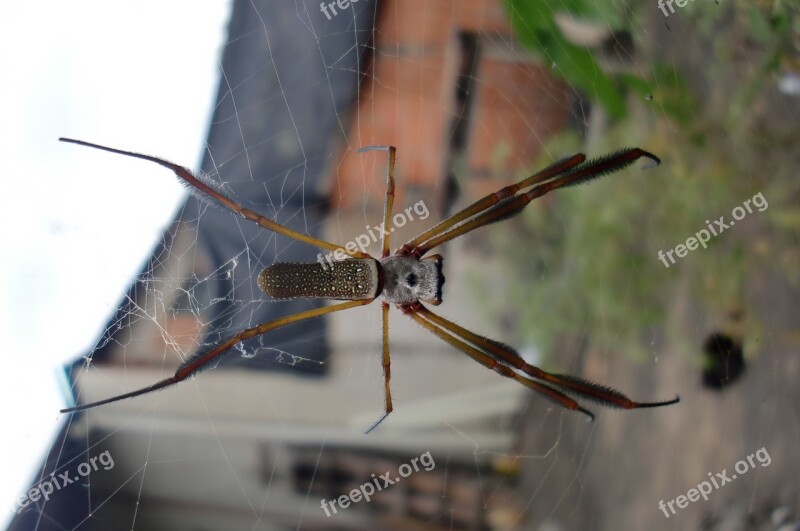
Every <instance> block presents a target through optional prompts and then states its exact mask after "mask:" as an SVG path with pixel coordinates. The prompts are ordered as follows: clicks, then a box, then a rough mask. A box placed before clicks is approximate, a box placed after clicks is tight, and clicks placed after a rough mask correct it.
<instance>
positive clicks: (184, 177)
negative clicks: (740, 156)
mask: <svg viewBox="0 0 800 531" xmlns="http://www.w3.org/2000/svg"><path fill="white" fill-rule="evenodd" d="M61 140H63V141H65V142H72V143H74V144H80V145H83V146H89V147H93V148H97V149H102V150H104V151H110V152H112V153H117V154H120V155H126V156H129V157H134V158H138V159H144V160H148V161H150V162H155V163H156V164H160V165H161V166H164V167H166V168H169V169H171V170H172V171H173V172H175V174H176V175H177V176H178V178H179V179H180V180H181V181H182V182H183V183H184V184H187V185H188V186H189V187H190V189H191V190H194V191H196V192H198V196H199V197H200V198H201V199H204V200H210V201H215V202H217V203H219V204H221V205H222V206H224V207H226V208H228V209H230V210H231V211H233V212H235V213H236V214H239V215H240V216H242V217H244V218H246V219H248V220H250V221H252V222H254V223H257V224H258V225H259V226H261V227H263V228H265V229H267V230H270V231H273V232H275V233H278V234H282V235H284V236H288V237H289V238H293V239H295V240H297V241H301V242H305V243H309V244H311V245H315V246H317V247H319V248H321V249H327V250H329V251H339V252H342V251H343V252H344V253H345V254H346V255H349V256H350V258H348V259H345V260H339V261H336V262H333V263H332V264H331V265H330V266H325V265H323V264H322V263H320V262H313V263H276V264H273V265H270V266H268V267H266V268H265V269H264V270H263V271H262V272H261V273H260V274H259V276H258V284H259V286H260V287H261V289H262V290H263V291H264V293H266V294H267V295H269V296H271V297H273V298H278V299H286V298H294V297H316V298H326V299H335V300H337V299H338V300H345V301H346V302H339V303H337V304H334V305H331V306H323V307H321V308H314V309H311V310H306V311H303V312H299V313H295V314H292V315H288V316H285V317H281V318H279V319H275V320H273V321H269V322H266V323H262V324H260V325H258V326H254V327H252V328H248V329H246V330H243V331H241V332H239V333H238V334H236V335H234V336H233V337H231V338H229V339H227V340H225V341H223V342H222V343H220V344H218V345H217V346H216V347H214V348H213V349H211V350H209V351H207V352H198V353H197V354H195V355H194V356H191V357H189V358H188V359H187V360H186V361H184V362H183V364H181V366H180V367H178V370H177V371H175V374H174V375H173V376H171V377H169V378H165V379H164V380H161V381H159V382H156V383H154V384H153V385H150V386H149V387H145V388H142V389H137V390H135V391H131V392H128V393H124V394H121V395H117V396H113V397H111V398H107V399H105V400H100V401H97V402H91V403H89V404H82V405H77V406H74V407H70V408H66V409H62V410H61V412H62V413H66V412H74V411H81V410H83V409H88V408H91V407H96V406H100V405H103V404H108V403H110V402H116V401H118V400H122V399H124V398H131V397H134V396H139V395H143V394H146V393H150V392H152V391H156V390H158V389H163V388H165V387H168V386H170V385H173V384H176V383H178V382H181V381H183V380H185V379H186V378H188V377H189V376H192V375H194V374H196V373H198V372H199V371H201V370H203V369H204V368H206V367H208V366H209V365H210V364H211V362H212V361H214V360H216V359H218V358H219V357H220V356H222V355H224V354H226V353H228V352H230V350H231V347H233V346H234V345H236V344H238V343H240V342H241V341H244V340H246V339H250V338H253V337H256V336H260V335H262V334H266V333H267V332H269V331H271V330H275V329H276V328H280V327H282V326H286V325H288V324H291V323H296V322H299V321H303V320H305V319H310V318H313V317H318V316H320V315H325V314H328V313H332V312H338V311H341V310H346V309H348V308H355V307H357V306H363V305H365V304H369V303H370V302H372V301H374V300H375V299H377V298H378V297H380V298H381V311H382V325H383V342H382V344H383V356H382V358H381V359H382V361H381V363H382V365H383V374H384V395H385V399H386V402H385V405H384V414H383V415H382V416H381V417H380V418H379V419H378V421H377V422H376V423H375V424H373V425H372V427H371V428H370V430H372V429H373V428H374V427H375V426H377V425H378V424H379V423H380V422H381V421H382V420H383V419H385V418H386V417H387V416H388V415H389V413H391V411H392V396H391V392H390V389H389V379H390V374H391V372H390V360H389V307H390V305H391V304H394V305H396V306H397V307H398V308H399V309H400V310H401V312H402V313H403V314H404V315H407V316H408V317H410V318H411V319H412V320H414V321H415V322H416V323H417V324H419V325H420V326H421V327H423V328H425V329H426V330H428V331H430V332H431V333H433V334H435V335H436V336H437V337H439V338H441V339H442V340H443V341H445V342H447V343H449V344H450V345H452V346H453V347H455V348H457V349H459V350H461V351H462V352H464V353H465V354H467V355H468V356H469V357H471V358H472V359H474V360H475V361H477V362H478V363H480V364H481V365H483V366H484V367H486V368H488V369H492V370H493V371H495V372H497V373H498V374H500V375H501V376H505V377H506V378H510V379H512V380H516V381H517V382H519V383H521V384H523V385H525V386H527V387H529V388H530V389H533V390H534V391H537V392H538V393H541V394H542V395H544V396H546V397H547V398H549V399H551V400H553V401H554V402H556V403H558V404H560V405H562V406H564V407H566V408H568V409H572V410H575V411H580V412H582V413H585V414H586V415H588V416H589V417H590V418H594V417H593V415H592V413H591V412H589V411H587V410H586V409H584V408H582V407H581V406H580V405H579V404H578V402H576V401H575V400H574V399H572V398H571V397H570V396H568V395H573V396H577V397H580V398H584V399H588V400H592V401H594V402H597V403H599V404H601V405H604V406H609V407H618V408H624V409H638V408H649V407H659V406H666V405H670V404H674V403H676V402H678V400H679V398H678V397H677V396H676V397H675V398H673V399H672V400H665V401H661V402H634V401H633V400H630V399H629V398H628V397H626V396H625V395H623V394H622V393H620V392H619V391H615V390H614V389H611V388H609V387H606V386H604V385H600V384H596V383H593V382H590V381H588V380H583V379H581V378H578V377H575V376H569V375H563V374H555V373H550V372H547V371H544V370H542V369H540V368H538V367H536V366H535V365H531V364H529V363H527V362H526V361H525V360H524V359H523V358H522V357H521V356H520V355H519V354H518V353H517V352H516V351H515V350H514V349H513V348H511V347H510V346H508V345H506V344H505V343H502V342H500V341H495V340H493V339H489V338H486V337H484V336H481V335H478V334H476V333H474V332H471V331H470V330H467V329H466V328H463V327H461V326H459V325H458V324H456V323H454V322H452V321H449V320H447V319H445V318H444V317H442V316H440V315H437V314H435V313H433V312H432V311H431V310H429V309H428V308H426V307H425V305H424V304H423V302H426V303H428V304H439V303H441V302H442V284H444V275H443V274H442V257H441V256H439V255H432V256H429V257H424V255H425V254H426V253H427V252H428V251H430V250H431V249H433V248H435V247H437V246H439V245H441V244H443V243H445V242H448V241H450V240H453V239H455V238H458V237H459V236H463V235H465V234H468V233H470V232H472V231H473V230H475V229H478V228H480V227H483V226H486V225H489V224H491V223H496V222H498V221H502V220H505V219H508V218H510V217H512V216H514V215H516V214H519V213H520V212H521V211H522V210H523V209H524V208H525V207H526V206H527V205H528V203H530V202H531V201H532V200H533V199H536V198H537V197H541V196H543V195H544V194H546V193H548V192H550V191H552V190H556V189H558V188H565V187H568V186H574V185H576V184H581V183H586V182H589V181H591V180H593V179H596V178H598V177H600V176H602V175H606V174H609V173H613V172H615V171H618V170H621V169H622V168H624V167H626V166H628V165H630V164H632V163H633V162H635V161H636V160H638V159H639V158H642V157H644V158H646V159H649V160H650V161H651V162H654V163H656V164H658V162H659V160H658V157H656V156H655V155H653V154H652V153H648V152H647V151H644V150H643V149H639V148H632V149H623V150H620V151H618V152H616V153H612V154H610V155H607V156H605V157H601V158H599V159H595V160H590V161H587V160H586V156H585V155H583V154H582V153H579V154H577V155H573V156H572V157H569V158H566V159H563V160H560V161H558V162H556V163H554V164H552V165H550V166H548V167H547V168H545V169H544V170H542V171H540V172H538V173H535V174H534V175H532V176H530V177H528V178H527V179H523V180H522V181H520V182H518V183H516V184H512V185H509V186H506V187H505V188H501V189H500V190H498V191H497V192H495V193H493V194H489V195H487V196H485V197H484V198H482V199H479V200H478V201H476V202H474V203H473V204H472V205H470V206H468V207H467V208H465V209H463V210H461V211H459V212H457V213H456V214H453V215H452V216H450V217H449V218H447V219H445V220H443V221H441V222H439V223H438V224H436V225H434V226H433V227H431V228H430V229H428V230H426V231H425V232H423V233H422V234H419V235H417V236H416V237H414V238H413V239H411V240H409V241H408V242H406V243H405V244H403V245H402V246H401V247H400V248H399V249H398V250H397V251H395V253H394V254H391V253H390V249H389V234H390V233H391V232H392V230H394V229H391V220H392V206H393V204H394V163H395V148H393V147H391V146H378V147H369V148H363V149H362V150H361V151H363V150H369V149H378V150H383V151H386V152H387V153H388V157H389V166H388V169H387V172H386V201H385V204H384V219H383V225H382V226H383V227H385V230H384V231H383V237H382V242H381V243H382V255H381V258H380V259H376V258H373V257H372V256H370V255H369V254H367V253H364V252H361V251H357V250H355V249H347V247H345V248H344V249H343V248H342V247H340V246H338V245H335V244H333V243H330V242H327V241H324V240H320V239H317V238H314V237H312V236H309V235H307V234H302V233H299V232H296V231H294V230H292V229H289V228H288V227H284V226H283V225H280V224H278V223H276V222H274V221H272V220H271V219H268V218H265V217H264V216H261V215H260V214H258V213H256V212H253V211H252V210H249V209H247V208H244V207H242V206H240V205H238V204H237V203H235V202H233V201H231V200H230V199H228V198H227V197H226V196H225V195H224V194H223V193H222V191H221V189H220V187H219V185H217V184H216V183H215V182H214V181H213V180H211V179H209V178H207V177H204V176H195V175H194V174H192V172H190V171H189V170H188V169H186V168H184V167H183V166H179V165H178V164H173V163H172V162H168V161H166V160H163V159H159V158H157V157H152V156H150V155H142V154H141V153H132V152H130V151H123V150H119V149H114V148H109V147H105V146H100V145H97V144H91V143H89V142H83V141H81V140H72V139H67V138H62V139H61ZM526 190H527V191H526ZM368 431H369V430H368Z"/></svg>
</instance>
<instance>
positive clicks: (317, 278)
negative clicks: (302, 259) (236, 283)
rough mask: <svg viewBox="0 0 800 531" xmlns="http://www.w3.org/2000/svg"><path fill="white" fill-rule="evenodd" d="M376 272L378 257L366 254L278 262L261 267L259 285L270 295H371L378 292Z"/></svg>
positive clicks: (351, 298)
mask: <svg viewBox="0 0 800 531" xmlns="http://www.w3.org/2000/svg"><path fill="white" fill-rule="evenodd" d="M379 272H380V264H379V263H378V261H377V260H372V259H369V258H364V259H361V258H358V259H349V260H341V261H338V262H333V263H327V264H324V265H323V264H322V263H320V262H310V263H284V262H278V263H276V264H273V265H271V266H269V267H266V268H265V269H264V270H263V271H261V273H260V274H259V275H258V286H259V287H260V288H261V291H263V292H264V293H266V294H267V295H269V296H270V297H272V298H273V299H294V298H297V297H309V298H322V299H340V300H358V299H374V298H375V297H377V296H378V295H379V294H380V284H381V283H380V273H379Z"/></svg>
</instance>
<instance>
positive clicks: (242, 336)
mask: <svg viewBox="0 0 800 531" xmlns="http://www.w3.org/2000/svg"><path fill="white" fill-rule="evenodd" d="M373 300H374V299H363V300H356V301H347V302H342V303H339V304H334V305H332V306H323V307H322V308H314V309H312V310H306V311H304V312H298V313H295V314H292V315H287V316H285V317H280V318H278V319H274V320H272V321H268V322H266V323H261V324H260V325H258V326H255V327H253V328H248V329H246V330H243V331H242V332H239V333H238V334H236V335H235V336H233V337H231V338H229V339H227V340H226V341H223V342H222V343H220V344H219V345H217V346H216V347H214V348H213V349H211V350H210V351H208V352H201V353H198V354H196V355H194V356H192V357H190V358H188V359H187V360H186V361H185V362H183V364H181V366H180V367H178V370H177V371H175V374H174V375H173V376H170V377H169V378H165V379H164V380H161V381H159V382H156V383H154V384H153V385H150V386H148V387H143V388H142V389H137V390H136V391H131V392H129V393H125V394H121V395H117V396H113V397H111V398H106V399H105V400H99V401H97V402H91V403H89V404H82V405H79V406H74V407H69V408H65V409H62V410H61V413H73V412H75V411H83V410H84V409H90V408H93V407H97V406H101V405H103V404H109V403H111V402H116V401H118V400H124V399H125V398H132V397H134V396H140V395H145V394H147V393H151V392H153V391H156V390H158V389H163V388H165V387H168V386H170V385H173V384H176V383H178V382H181V381H183V380H185V379H186V378H188V377H189V376H192V375H193V374H197V373H198V372H200V371H202V370H203V369H205V368H206V367H207V366H208V364H209V363H210V362H211V361H213V360H215V359H217V358H219V357H220V356H221V355H222V354H224V353H225V352H226V351H227V350H228V349H230V348H231V347H232V346H234V345H235V344H237V343H239V342H241V341H244V340H246V339H251V338H253V337H256V336H260V335H262V334H266V333H267V332H269V331H271V330H275V329H276V328H281V327H282V326H286V325H288V324H292V323H296V322H299V321H305V320H306V319H311V318H313V317H319V316H320V315H325V314H328V313H332V312H338V311H341V310H347V309H348V308H354V307H356V306H363V305H365V304H369V303H370V302H372V301H373Z"/></svg>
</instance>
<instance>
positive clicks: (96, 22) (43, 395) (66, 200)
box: [0, 0, 230, 528]
mask: <svg viewBox="0 0 800 531" xmlns="http://www.w3.org/2000/svg"><path fill="white" fill-rule="evenodd" d="M229 7H230V6H229V0H214V1H206V2H202V3H197V2H190V1H188V0H184V1H174V0H173V1H170V2H156V1H152V0H148V1H139V2H126V3H120V2H101V1H84V2H79V3H77V4H76V3H72V2H54V1H50V0H46V1H43V2H4V3H3V5H2V7H0V71H2V73H3V84H2V98H0V106H2V110H1V111H0V120H1V121H0V180H2V181H1V182H2V190H3V193H2V195H3V202H2V208H0V221H1V222H2V231H0V249H1V251H0V253H2V254H0V256H1V257H2V258H1V259H0V278H2V282H0V340H2V342H3V345H2V353H1V354H0V355H1V356H2V363H3V370H2V371H0V393H2V397H0V398H2V401H0V403H2V404H4V405H5V408H6V411H4V414H3V419H4V422H5V430H4V432H5V433H6V434H7V435H6V438H7V441H6V445H5V446H4V448H3V450H4V451H3V452H1V453H0V473H2V477H3V481H2V482H0V500H5V504H6V507H7V509H6V511H5V512H4V513H2V520H0V525H2V526H3V528H4V527H5V526H6V525H7V522H8V520H9V519H10V517H11V516H12V510H13V503H14V500H16V499H17V498H18V496H19V495H20V494H22V493H23V492H24V490H25V489H26V488H27V486H28V483H29V482H30V481H31V479H32V477H33V474H34V473H35V472H36V469H35V467H36V465H38V464H39V463H40V462H41V461H42V459H43V458H44V454H45V452H46V450H47V448H48V446H49V445H50V444H51V443H52V441H53V437H54V435H55V433H56V430H57V428H58V426H59V424H60V420H59V413H58V410H59V409H60V408H61V407H63V406H64V404H65V399H66V397H65V394H64V393H65V391H66V390H67V387H66V382H65V381H63V379H62V378H63V376H62V375H61V367H62V366H63V365H64V364H65V363H67V362H68V361H69V360H71V359H74V358H75V357H77V356H79V355H81V354H84V353H86V352H88V351H90V349H91V348H92V346H93V345H94V342H95V341H96V340H97V338H98V336H99V335H100V334H101V333H102V331H103V326H104V325H105V324H106V322H107V321H108V319H109V318H110V316H111V314H112V312H113V311H114V310H115V309H116V307H117V305H118V304H119V302H120V300H121V297H122V295H123V294H124V292H125V291H126V290H127V288H128V286H129V285H130V283H131V281H132V280H133V277H134V275H135V274H136V273H137V272H138V271H139V270H140V269H141V267H142V266H143V264H144V261H145V260H146V258H147V257H148V256H149V253H150V251H151V250H152V249H153V246H154V245H155V244H156V242H157V241H158V239H159V237H160V235H161V233H162V231H163V230H164V228H165V226H166V224H167V223H168V221H169V220H170V219H171V218H172V217H173V216H174V214H175V212H176V209H177V207H178V205H179V204H180V202H181V201H182V200H183V197H184V194H185V190H184V189H183V188H182V187H181V186H180V185H179V184H178V183H177V182H176V180H175V179H174V177H172V176H171V175H170V173H169V172H167V171H165V170H162V169H160V168H158V167H156V166H153V165H151V164H147V163H144V162H139V161H134V160H132V159H126V158H124V157H115V156H112V155H109V154H105V153H102V152H99V151H94V150H90V149H87V148H81V147H78V146H74V145H69V144H63V143H60V142H58V141H57V139H58V137H59V136H72V137H75V138H79V139H83V140H89V141H93V142H97V143H101V144H107V145H110V146H114V147H119V148H123V149H129V150H133V151H141V152H145V153H149V154H152V155H157V156H162V157H164V158H167V159H170V160H173V161H175V162H178V163H181V164H184V165H187V166H190V167H197V165H198V164H199V160H200V157H201V155H202V150H203V146H204V139H205V135H206V132H207V129H208V120H209V116H210V113H211V110H212V105H213V98H214V97H215V95H216V89H217V82H218V77H219V65H220V53H221V47H222V44H223V39H224V38H225V30H226V24H227V21H228V11H229Z"/></svg>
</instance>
